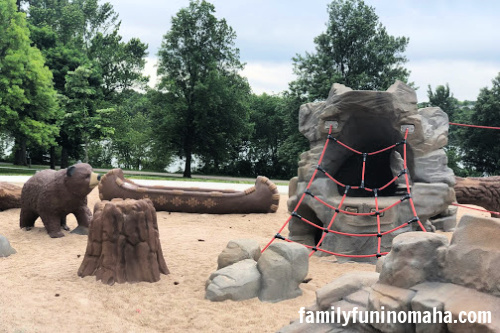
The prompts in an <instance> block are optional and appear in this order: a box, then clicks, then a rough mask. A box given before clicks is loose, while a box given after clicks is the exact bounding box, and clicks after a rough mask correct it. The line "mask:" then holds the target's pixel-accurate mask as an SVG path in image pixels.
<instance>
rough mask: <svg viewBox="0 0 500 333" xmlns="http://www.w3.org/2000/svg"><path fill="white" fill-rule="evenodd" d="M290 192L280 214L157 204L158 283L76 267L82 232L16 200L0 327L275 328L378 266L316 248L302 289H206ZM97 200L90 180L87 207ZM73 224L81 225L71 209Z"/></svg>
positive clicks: (0, 293)
mask: <svg viewBox="0 0 500 333" xmlns="http://www.w3.org/2000/svg"><path fill="white" fill-rule="evenodd" d="M287 198H288V197H287V196H286V195H282V196H281V200H280V206H279V210H278V212H277V213H276V214H247V215H244V214H241V215H210V214H186V213H167V212H158V215H157V216H158V225H159V229H160V240H161V245H162V249H163V253H164V256H165V260H166V262H167V265H168V268H169V269H170V272H171V273H170V274H169V275H162V277H161V280H160V281H159V282H156V283H146V282H143V283H137V284H115V285H113V286H108V285H104V284H102V283H101V282H100V281H99V282H98V281H95V278H94V277H85V278H80V277H79V276H78V275H77V270H78V268H79V267H80V264H81V262H82V259H83V256H84V254H85V249H86V244H87V237H86V236H79V235H74V234H70V233H68V232H65V235H66V236H65V237H63V238H59V239H51V238H50V237H49V236H48V235H47V233H46V232H45V229H44V228H43V224H42V223H41V221H40V220H38V221H37V222H36V224H35V228H33V229H32V230H31V231H24V230H21V229H19V212H20V209H11V210H7V211H4V212H0V234H3V235H4V236H6V237H7V239H8V240H9V241H10V243H11V245H12V246H13V247H14V248H15V249H16V250H17V254H15V255H12V256H10V257H7V258H0V332H17V333H21V332H26V333H27V332H120V333H121V332H175V333H176V332H275V331H276V330H278V329H279V328H281V327H282V326H284V325H287V324H288V323H289V322H290V320H291V319H295V318H297V317H298V310H299V308H300V307H302V306H308V305H311V304H313V303H314V301H315V291H316V290H317V289H318V288H320V287H322V286H324V285H325V284H327V283H328V282H331V281H332V280H334V279H335V278H336V277H338V276H341V275H342V274H344V273H346V272H349V271H353V270H364V271H374V270H375V266H374V265H370V264H358V263H344V264H339V263H337V262H336V261H335V259H334V258H333V257H312V258H311V260H310V266H309V274H308V277H309V278H311V279H312V280H311V281H310V282H309V283H307V284H302V285H301V288H302V290H303V295H302V296H300V297H298V298H295V299H292V300H287V301H283V302H279V303H275V304H272V303H262V302H260V301H259V300H258V299H257V298H255V299H251V300H247V301H242V302H233V301H225V302H218V303H216V302H210V301H208V300H206V299H204V295H205V281H206V280H207V278H208V277H209V275H210V274H211V273H212V272H213V271H215V269H216V267H217V256H218V255H219V253H220V252H221V251H222V250H223V249H224V248H225V246H226V244H227V243H228V241H230V240H233V239H238V238H252V239H255V240H257V241H258V242H259V243H260V244H261V246H264V245H265V244H266V243H267V242H268V241H269V240H270V239H271V237H272V236H273V235H274V234H275V233H276V232H277V230H278V229H279V228H280V227H281V226H282V224H283V223H284V222H285V220H286V218H287V217H288V213H287V210H286V200H287ZM98 200H99V198H98V192H97V189H94V190H93V191H92V192H91V193H90V195H89V207H91V209H93V206H94V204H95V203H96V202H97V201H98ZM459 214H462V212H460V213H459ZM478 214H479V215H480V214H483V213H478ZM483 215H484V214H483ZM488 215H489V214H488ZM68 225H69V226H70V228H71V229H73V228H75V227H76V220H75V219H74V217H73V216H72V215H71V216H69V217H68ZM285 234H286V233H285ZM447 236H450V235H447Z"/></svg>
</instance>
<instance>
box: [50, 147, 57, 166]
mask: <svg viewBox="0 0 500 333" xmlns="http://www.w3.org/2000/svg"><path fill="white" fill-rule="evenodd" d="M50 168H51V169H52V170H55V169H56V147H54V146H52V147H50Z"/></svg>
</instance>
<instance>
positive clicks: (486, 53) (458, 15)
mask: <svg viewBox="0 0 500 333" xmlns="http://www.w3.org/2000/svg"><path fill="white" fill-rule="evenodd" d="M108 1H109V2H111V4H112V5H113V7H114V8H115V10H116V11H117V12H118V13H119V14H120V19H121V20H122V26H121V30H120V33H121V34H122V36H123V37H124V39H125V40H128V39H130V38H131V37H138V38H140V39H141V41H143V42H145V43H148V45H149V50H148V51H149V56H148V64H147V66H146V72H147V74H148V75H150V76H151V79H152V80H153V81H154V80H156V68H155V64H156V57H157V52H158V48H159V47H160V45H161V41H162V38H163V35H164V34H165V33H166V32H167V31H168V30H169V29H170V23H171V18H172V16H174V15H175V14H176V13H177V12H178V11H179V9H180V8H183V7H187V6H188V4H189V1H188V0H142V1H137V0H108ZM209 2H211V3H212V4H214V6H215V9H216V13H215V16H216V17H217V18H225V19H226V21H227V22H228V24H229V25H230V26H231V27H232V28H233V29H234V30H235V31H236V34H237V39H236V46H237V47H238V48H239V49H240V60H241V61H242V62H244V63H246V67H245V70H244V71H243V75H244V76H246V77H247V78H248V81H249V82H250V85H251V86H252V90H253V91H254V92H255V93H257V94H260V93H262V92H267V93H279V92H281V91H283V90H286V89H287V88H288V83H289V82H290V81H292V80H294V78H295V76H294V75H293V73H292V60H291V59H292V57H293V56H295V55H296V54H304V53H305V52H306V51H307V52H313V51H314V46H315V45H314V42H313V39H314V37H316V36H318V35H319V34H321V33H322V32H324V31H325V30H326V23H327V21H328V15H327V4H328V3H330V2H331V1H327V0H308V1H306V0H265V1H264V0H212V1H209ZM365 3H366V4H368V5H370V6H373V7H374V8H375V12H376V13H377V15H378V16H379V19H380V22H381V23H382V24H383V25H384V26H385V27H386V28H387V30H388V32H389V34H391V35H393V36H405V37H409V38H410V43H409V45H408V47H407V49H406V52H405V55H406V56H407V58H408V60H409V61H408V63H406V67H407V68H408V69H410V70H411V75H410V81H412V82H414V83H415V84H416V86H417V87H420V89H418V90H417V95H418V100H419V101H420V102H422V101H426V100H427V86H428V85H431V86H432V88H433V89H434V88H435V87H436V86H437V85H444V84H446V83H448V84H449V86H450V90H451V92H452V93H453V94H454V96H455V97H456V98H458V99H459V100H475V99H476V98H477V95H478V94H479V91H480V89H481V88H484V87H491V80H493V79H494V78H495V77H496V76H497V75H498V74H499V72H500V35H499V32H500V1H497V0H481V1H470V0H365Z"/></svg>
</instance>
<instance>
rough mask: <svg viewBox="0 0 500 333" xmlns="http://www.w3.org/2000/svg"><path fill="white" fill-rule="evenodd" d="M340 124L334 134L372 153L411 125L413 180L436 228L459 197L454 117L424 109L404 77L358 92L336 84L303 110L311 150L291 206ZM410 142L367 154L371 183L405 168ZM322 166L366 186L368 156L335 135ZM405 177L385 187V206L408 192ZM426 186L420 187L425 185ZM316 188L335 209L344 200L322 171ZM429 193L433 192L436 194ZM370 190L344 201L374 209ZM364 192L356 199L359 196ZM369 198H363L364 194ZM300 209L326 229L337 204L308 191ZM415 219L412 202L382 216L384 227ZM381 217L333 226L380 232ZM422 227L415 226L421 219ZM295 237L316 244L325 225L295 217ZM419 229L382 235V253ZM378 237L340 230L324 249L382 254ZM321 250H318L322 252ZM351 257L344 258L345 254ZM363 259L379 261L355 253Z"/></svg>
mask: <svg viewBox="0 0 500 333" xmlns="http://www.w3.org/2000/svg"><path fill="white" fill-rule="evenodd" d="M330 125H332V126H333V131H332V136H333V137H335V138H337V139H338V140H340V141H341V142H343V143H345V144H346V145H348V146H350V147H352V148H354V149H357V150H359V151H361V152H367V153H369V152H373V151H377V150H380V149H382V148H386V147H388V146H391V145H393V144H395V143H397V142H400V141H401V140H402V139H403V137H404V129H405V128H406V127H410V128H411V131H410V133H409V135H408V139H407V142H408V145H407V167H408V169H409V176H410V178H411V185H412V188H413V189H412V191H413V200H414V202H415V204H416V205H417V206H418V208H417V213H418V214H419V215H420V214H422V217H421V221H422V222H423V223H425V224H426V225H427V228H428V229H429V230H433V227H432V225H431V224H430V223H429V222H428V220H429V219H432V218H434V217H436V218H437V217H439V218H443V217H445V216H449V215H445V214H444V213H445V211H448V210H447V207H448V205H449V204H450V203H451V202H452V201H454V199H455V197H454V192H453V184H454V177H453V172H452V171H451V169H450V168H448V167H447V165H446V164H447V160H446V154H444V151H443V149H442V148H443V147H444V146H445V145H446V144H447V140H448V138H447V135H448V117H447V115H446V113H444V112H443V111H442V110H441V109H440V108H435V107H433V108H425V109H420V110H418V109H417V99H416V94H415V91H414V90H412V89H411V88H410V87H408V86H406V85H405V84H404V83H402V82H399V81H397V82H396V83H395V84H394V85H392V86H391V87H390V88H389V89H388V90H387V91H385V92H379V91H353V90H352V89H350V88H348V87H345V86H343V85H340V84H334V85H333V86H332V89H331V90H330V94H329V96H328V99H327V100H326V101H324V102H315V103H309V104H305V105H302V106H301V108H300V111H299V130H300V132H301V133H302V134H303V135H304V136H305V137H306V138H307V139H308V140H309V142H310V147H311V149H310V150H308V151H307V152H304V153H302V154H301V156H300V162H299V168H298V172H297V174H298V176H297V180H296V181H295V180H294V181H293V182H292V183H291V186H290V199H289V200H288V208H289V210H290V211H292V210H293V209H294V208H295V206H296V205H297V203H298V201H299V200H300V197H301V196H302V194H303V193H304V190H305V188H306V186H307V184H308V182H309V180H310V178H311V176H312V175H313V173H314V172H315V170H316V166H317V164H318V161H319V157H320V155H321V152H322V148H323V145H324V143H325V141H326V138H327V135H328V128H329V127H330ZM402 156H404V153H403V146H398V147H396V148H395V149H394V150H392V151H391V150H388V151H386V152H383V153H381V154H376V155H373V156H368V157H367V160H366V174H365V186H367V187H371V188H380V187H382V186H383V185H385V184H386V183H388V182H389V181H390V180H391V179H393V178H394V177H395V176H396V175H398V174H399V172H400V171H401V170H402ZM322 167H323V168H324V169H325V170H326V171H327V172H328V173H329V174H330V175H332V176H333V177H334V178H336V179H338V180H339V181H341V182H342V183H344V184H348V185H353V186H357V185H360V180H361V170H362V156H361V155H356V154H354V153H352V152H351V151H349V150H347V149H346V148H345V147H342V146H341V145H339V144H336V143H335V142H333V141H332V140H330V142H329V146H328V148H327V150H326V151H325V155H324V159H323V162H322ZM403 178H404V177H403V176H401V177H400V178H399V179H398V181H396V182H395V183H394V184H393V185H391V186H388V187H387V188H386V189H385V190H383V191H382V192H383V193H382V192H381V194H380V197H379V209H383V208H385V207H388V206H389V205H392V204H393V203H394V202H397V201H398V200H399V199H400V198H401V197H402V196H403V195H404V194H405V193H406V185H405V181H404V179H403ZM419 189H420V190H419ZM310 191H311V192H312V193H313V194H314V195H316V196H317V197H318V198H319V199H321V200H323V201H325V202H327V203H329V204H330V205H332V206H334V207H338V205H339V204H340V201H341V198H342V195H341V193H342V194H343V192H342V189H339V188H337V186H336V185H335V184H334V183H333V182H332V181H331V180H330V179H328V178H326V176H325V175H324V174H323V173H322V172H318V174H317V176H316V178H315V179H314V181H313V182H312V185H311V187H310ZM429 191H430V192H431V194H429ZM366 194H367V192H366V191H363V190H351V191H350V192H349V196H348V197H347V199H346V200H345V202H344V205H343V207H345V208H347V209H348V210H350V211H353V212H356V211H357V212H358V213H370V212H373V211H374V210H375V202H374V198H373V195H371V193H368V194H369V195H371V196H370V197H366ZM355 196H357V197H355ZM363 196H364V197H363ZM297 213H298V214H300V215H301V216H303V217H305V218H307V219H308V220H309V221H312V222H313V223H315V224H317V225H319V226H321V227H324V226H327V225H328V224H329V222H330V220H331V218H332V216H333V212H332V210H331V209H330V208H328V207H326V206H325V205H322V204H321V203H319V202H318V201H317V200H315V199H313V198H311V197H309V196H306V198H305V199H304V200H303V203H302V205H301V206H300V207H299V208H298V209H297ZM412 217H413V212H412V211H411V209H409V204H408V202H404V203H402V204H401V205H399V206H398V208H397V209H391V210H388V211H386V212H384V215H383V216H381V231H382V232H384V231H388V230H391V229H393V228H395V227H397V226H399V225H401V224H403V223H404V222H406V221H408V220H409V219H411V218H412ZM376 220H377V219H376V218H375V217H374V216H349V215H346V214H339V215H338V216H337V217H336V219H335V222H334V224H333V226H332V229H333V230H336V231H340V232H345V233H357V234H363V233H374V232H375V233H376V227H377V226H376V225H377V222H376ZM415 225H416V224H415ZM289 230H290V234H289V237H290V238H291V239H292V240H294V241H297V242H301V243H304V244H307V245H315V244H314V243H315V242H316V241H317V239H318V237H320V235H321V231H320V230H318V229H317V228H314V227H312V226H310V225H305V222H303V221H301V220H299V219H297V218H296V217H294V218H292V220H291V222H290V224H289ZM411 230H413V229H412V228H411V227H405V228H402V229H399V230H398V231H397V233H395V234H388V235H385V236H384V237H383V238H382V244H381V252H385V251H389V250H390V246H391V243H392V239H393V237H395V236H396V235H397V234H398V233H403V232H407V231H411ZM376 245H377V239H376V237H371V238H370V237H346V236H340V235H337V234H334V233H329V234H327V235H326V237H325V239H324V242H323V244H322V246H321V247H322V248H324V249H325V250H328V251H331V252H336V253H342V254H374V253H376ZM318 253H319V252H318ZM341 260H344V259H341ZM353 260H358V261H375V260H376V259H375V258H374V257H373V258H368V259H366V258H356V259H353Z"/></svg>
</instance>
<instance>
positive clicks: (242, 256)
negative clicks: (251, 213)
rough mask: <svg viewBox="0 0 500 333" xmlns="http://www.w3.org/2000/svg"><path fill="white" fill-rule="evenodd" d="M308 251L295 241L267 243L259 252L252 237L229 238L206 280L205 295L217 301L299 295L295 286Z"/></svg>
mask: <svg viewBox="0 0 500 333" xmlns="http://www.w3.org/2000/svg"><path fill="white" fill-rule="evenodd" d="M308 254H309V251H308V250H307V249H306V248H305V247H304V246H302V245H300V244H295V243H274V244H271V245H270V246H269V247H268V248H267V250H266V251H264V252H263V253H262V255H261V254H260V247H259V244H258V243H257V242H256V241H254V240H251V239H239V240H233V241H230V242H229V243H228V245H227V247H226V249H224V250H223V251H222V253H221V254H220V255H219V260H218V264H219V268H218V270H217V271H215V272H214V273H212V274H211V275H210V277H209V279H208V280H207V282H206V285H205V298H206V299H208V300H210V301H214V302H220V301H225V300H233V301H241V300H245V299H250V298H254V297H258V298H259V299H260V300H261V301H263V302H272V303H274V302H280V301H283V300H286V299H290V298H295V297H297V296H300V295H302V290H301V289H300V287H299V285H300V284H301V283H302V281H303V280H304V278H305V277H306V276H307V273H308V270H309V257H308ZM221 258H222V259H223V260H222V262H223V263H224V264H223V265H222V267H223V268H220V267H221ZM226 264H228V265H226Z"/></svg>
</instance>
